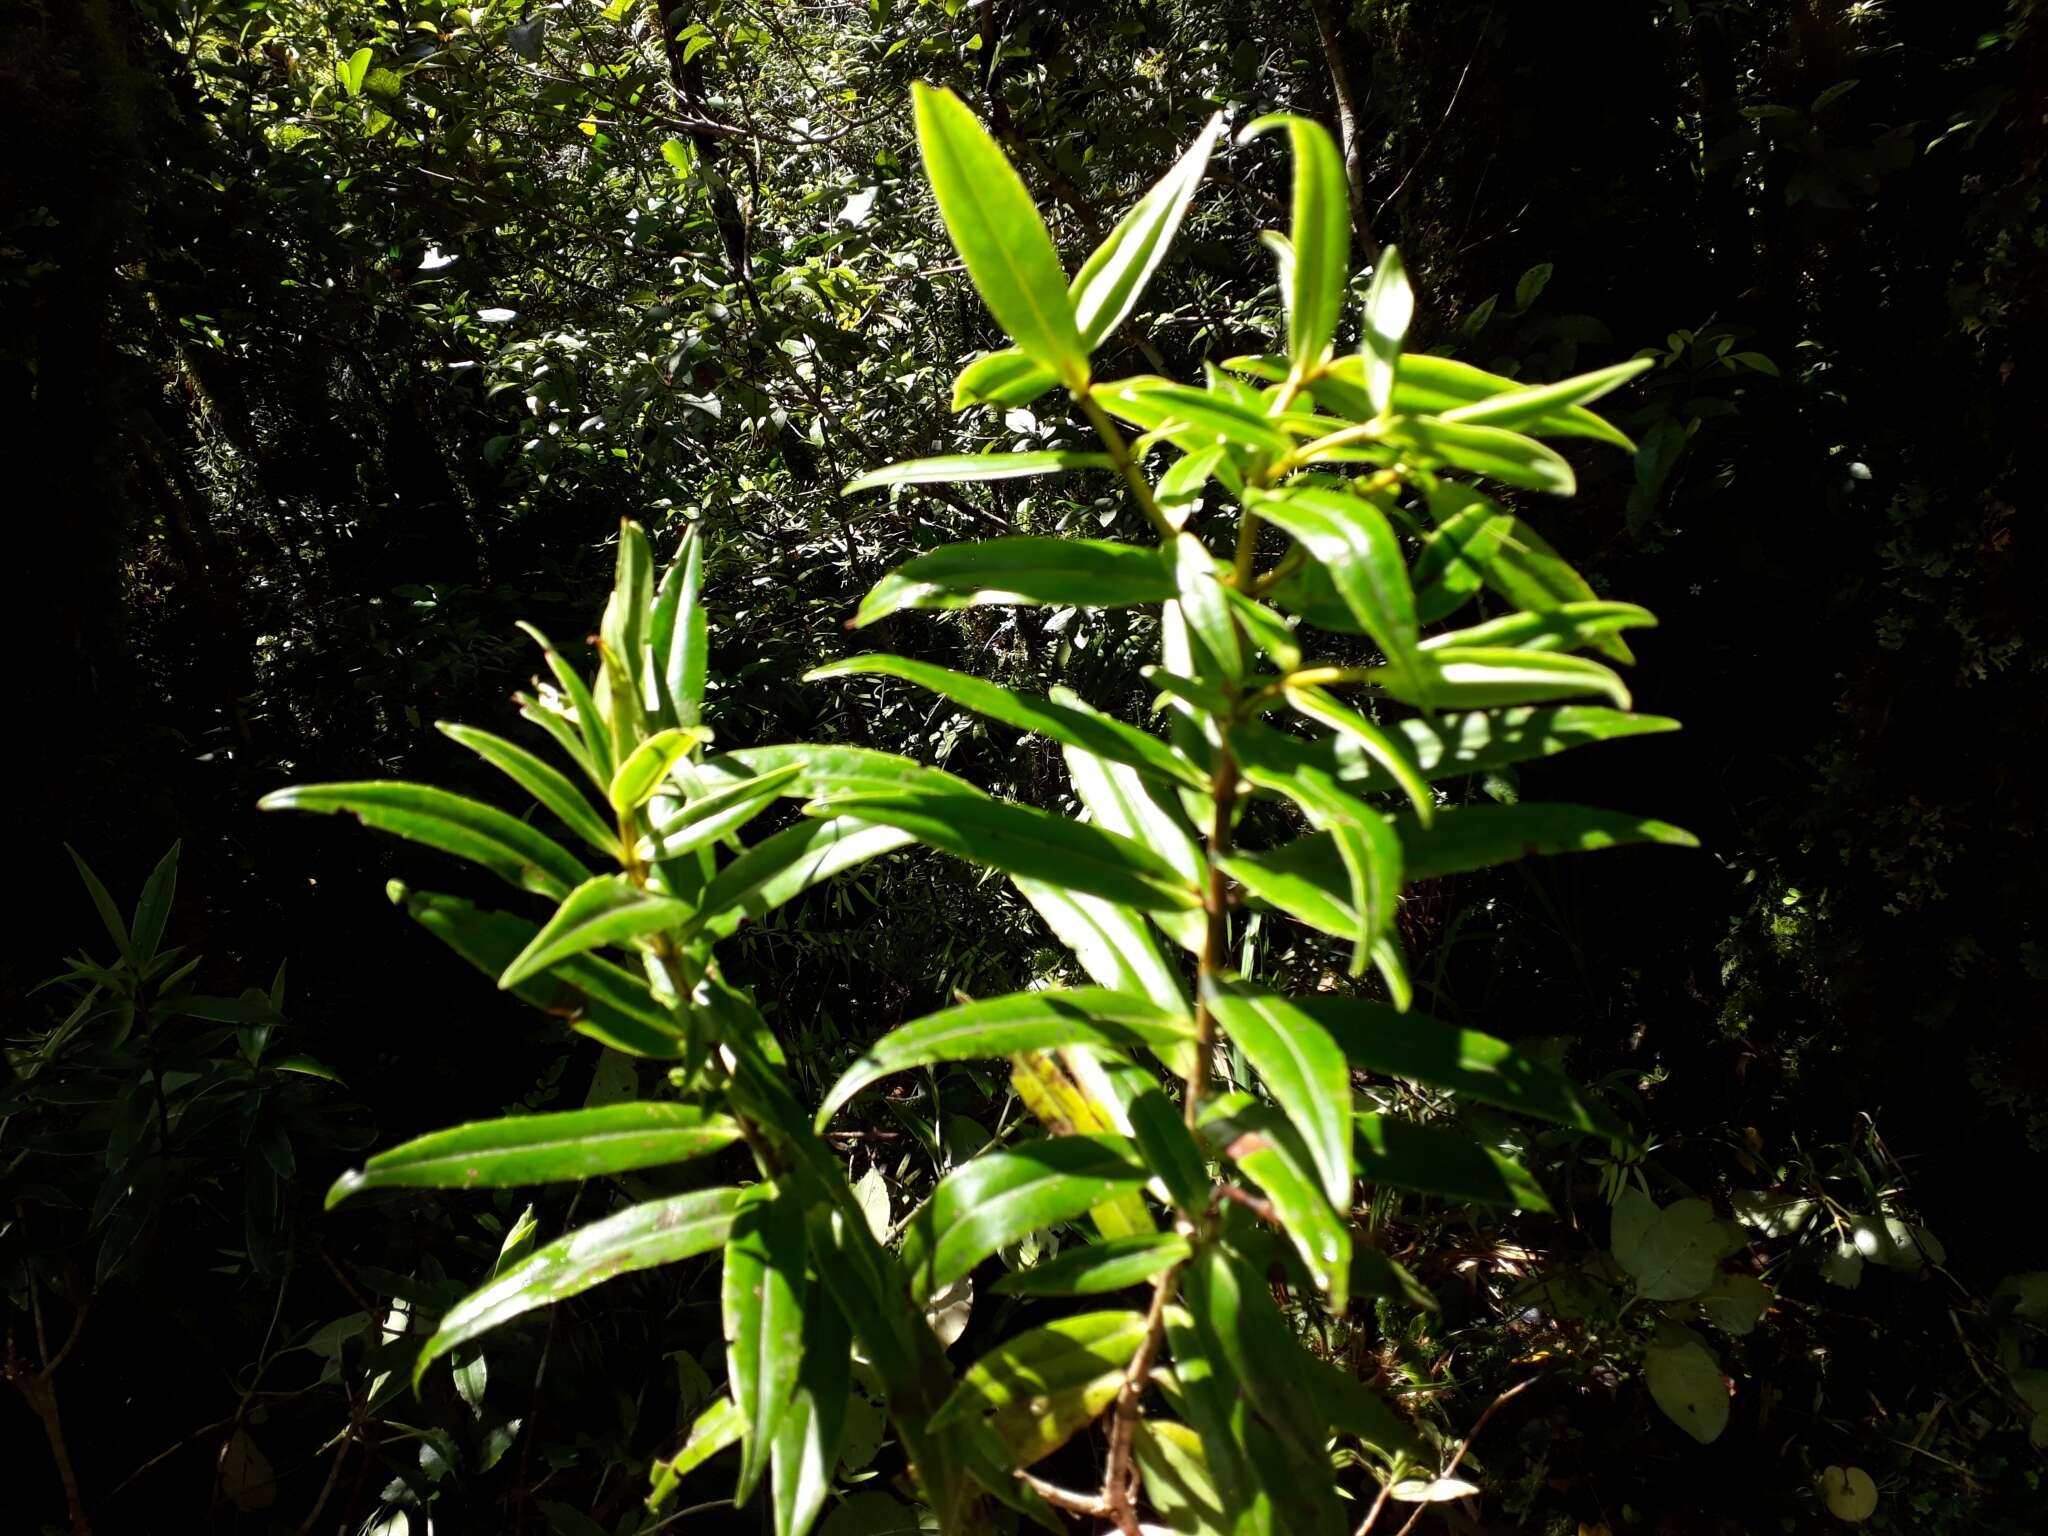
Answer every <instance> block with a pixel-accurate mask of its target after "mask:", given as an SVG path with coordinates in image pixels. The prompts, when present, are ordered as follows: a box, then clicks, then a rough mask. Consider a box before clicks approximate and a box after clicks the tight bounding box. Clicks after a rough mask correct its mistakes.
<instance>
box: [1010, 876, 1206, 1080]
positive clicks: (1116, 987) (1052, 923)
mask: <svg viewBox="0 0 2048 1536" xmlns="http://www.w3.org/2000/svg"><path fill="white" fill-rule="evenodd" d="M1010 883H1011V884H1013V885H1014V886H1016V887H1017V894H1018V895H1020V896H1022V897H1023V898H1024V899H1025V900H1026V901H1028V902H1030V903H1031V906H1032V909H1033V910H1034V911H1035V912H1037V913H1038V915H1039V916H1040V917H1042V918H1044V919H1045V925H1046V927H1048V928H1050V929H1051V930H1052V931H1053V934H1054V936H1055V937H1057V938H1058V939H1059V941H1060V942H1061V943H1062V944H1064V945H1066V946H1067V948H1069V949H1071V950H1072V951H1073V952H1074V959H1075V960H1076V961H1078V962H1079V964H1080V966H1081V969H1082V970H1084V971H1086V972H1087V973H1088V975H1089V977H1090V979H1092V980H1093V981H1095V982H1096V983H1097V984H1098V985H1100V986H1104V987H1108V988H1109V989H1110V990H1111V991H1114V992H1128V993H1131V994H1133V995H1135V996H1138V997H1146V998H1150V999H1151V1000H1152V1001H1153V1002H1154V1003H1156V1004H1158V1005H1159V1006H1160V1007H1162V1008H1173V1009H1184V1008H1185V1007H1186V1005H1187V987H1186V985H1185V984H1184V983H1183V982H1182V980H1181V974H1180V968H1179V967H1178V966H1176V965H1175V964H1174V963H1173V962H1172V961H1170V960H1168V959H1167V958H1166V952H1165V951H1164V950H1163V949H1161V948H1160V947H1159V939H1158V936H1157V935H1156V934H1155V933H1154V932H1153V931H1152V928H1151V927H1150V926H1149V925H1148V924H1147V922H1146V920H1145V916H1144V914H1143V913H1140V912H1138V911H1136V910H1135V909H1133V908H1131V907H1124V906H1119V905H1117V903H1115V902H1113V901H1104V900H1103V899H1102V898H1101V897H1099V896H1086V895H1083V894H1082V893H1081V892H1079V891H1070V890H1068V889H1067V888H1066V887H1065V886H1062V885H1055V884H1053V883H1052V882H1050V881H1045V880H1027V879H1022V878H1019V877H1018V876H1014V875H1013V876H1011V878H1010ZM1177 915H1178V916H1180V917H1188V918H1194V917H1199V916H1200V915H1201V914H1200V913H1195V912H1187V913H1180V914H1177ZM1154 916H1155V917H1164V916H1166V914H1164V913H1155V914H1154ZM1164 1054H1165V1059H1166V1061H1167V1063H1168V1065H1169V1066H1172V1065H1174V1064H1175V1063H1176V1062H1180V1061H1181V1055H1180V1053H1179V1052H1177V1051H1174V1050H1171V1049H1168V1050H1166V1051H1165V1053H1164ZM1182 1064H1183V1065H1184V1063H1182Z"/></svg>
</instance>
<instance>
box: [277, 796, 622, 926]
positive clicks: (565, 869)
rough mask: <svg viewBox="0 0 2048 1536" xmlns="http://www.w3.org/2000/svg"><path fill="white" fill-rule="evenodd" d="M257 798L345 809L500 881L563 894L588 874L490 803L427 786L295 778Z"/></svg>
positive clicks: (291, 806)
mask: <svg viewBox="0 0 2048 1536" xmlns="http://www.w3.org/2000/svg"><path fill="white" fill-rule="evenodd" d="M257 803H258V804H259V805H260V806H261V807H262V808H263V809H264V810H266V811H332V812H348V813H350V814H353V815H354V816H355V817H356V818H357V819H358V820H359V821H361V822H362V823H363V825H364V826H367V827H375V828H377V830H378V831H380V832H390V833H392V834H394V835H396V836H398V837H403V838H406V839H408V840H409V841H412V842H415V843H425V844H426V845H427V846H428V847H430V848H438V849H440V850H441V851H442V852H443V853H452V854H454V855H455V856H456V857H457V858H463V859H468V860H470V861H471V862H473V863H477V864H481V865H483V867H484V868H486V869H488V870H489V871H490V872H491V873H492V874H494V875H496V876H498V877H499V878H500V879H501V880H505V881H508V882H510V883H511V884H513V885H516V886H518V887H519V888H520V889H522V890H528V891H537V892H539V893H540V894H541V895H543V896H554V897H561V896H564V895H566V894H567V893H568V891H569V889H570V888H571V887H572V886H575V885H577V884H579V883H580V882H582V881H585V880H588V879H589V878H590V871H589V870H587V869H585V868H584V867H583V866H582V865H581V864H580V863H578V862H577V860H576V857H575V856H574V855H573V854H571V853H570V852H569V850H568V849H566V848H564V847H563V846H562V845H561V844H560V843H558V842H556V841H555V840H554V839H553V838H551V837H549V836H548V835H547V834H546V833H545V832H542V831H541V830H539V829H538V828H536V827H532V826H529V825H527V824H526V823H525V822H523V821H521V820H519V819H518V818H517V817H516V816H508V815H506V814H505V813H504V812H503V811H501V810H499V809H498V808H497V807H496V806H493V805H485V804H484V803H483V802H482V801H480V800H471V799H469V798H468V797H467V796H465V795H455V794H450V793H449V792H448V791H447V790H445V789H435V788H434V787H433V786H431V785H428V784H404V783H397V782H393V781H389V780H371V781H367V782H363V783H353V784H299V785H294V786H293V787H292V788H290V789H279V790H273V791H272V792H271V793H269V794H267V795H265V796H264V797H263V798H262V799H261V800H260V801H258V802H257Z"/></svg>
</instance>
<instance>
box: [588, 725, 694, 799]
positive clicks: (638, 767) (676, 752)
mask: <svg viewBox="0 0 2048 1536" xmlns="http://www.w3.org/2000/svg"><path fill="white" fill-rule="evenodd" d="M710 738H711V733H710V732H709V731H707V730H705V729H704V728H703V727H702V726H697V725H683V726H674V727H672V728H670V729H669V730H665V731H657V732H655V733H654V734H653V735H652V736H650V737H648V738H647V739H646V740H645V741H643V742H641V743H640V745H639V746H637V747H635V748H634V749H633V750H632V751H631V752H630V753H628V754H627V756H626V760H625V761H624V762H622V763H620V764H619V771H618V772H617V773H615V774H613V775H612V783H611V788H610V789H609V790H608V791H607V792H606V794H607V798H609V799H610V801H611V803H612V809H613V810H615V811H617V812H619V813H620V814H621V815H623V814H625V813H626V812H627V811H637V810H638V809H639V808H640V807H641V806H643V805H645V804H646V803H647V802H648V801H649V800H651V799H652V798H654V792H655V791H656V790H658V789H660V788H661V786H662V783H663V781H665V780H666V779H667V778H668V776H669V774H670V773H671V772H672V771H673V770H674V768H675V766H676V764H678V763H680V762H681V761H682V760H683V759H684V758H685V757H687V756H689V753H690V749H691V748H692V747H695V746H698V745H700V744H701V743H703V742H705V741H708V740H710Z"/></svg>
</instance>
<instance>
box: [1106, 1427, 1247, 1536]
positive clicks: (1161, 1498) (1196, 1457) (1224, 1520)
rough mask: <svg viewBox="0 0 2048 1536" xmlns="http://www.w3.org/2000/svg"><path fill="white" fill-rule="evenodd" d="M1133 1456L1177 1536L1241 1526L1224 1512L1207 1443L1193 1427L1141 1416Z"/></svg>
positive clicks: (1204, 1535) (1150, 1496) (1219, 1534)
mask: <svg viewBox="0 0 2048 1536" xmlns="http://www.w3.org/2000/svg"><path fill="white" fill-rule="evenodd" d="M1131 1460H1132V1462H1133V1463H1134V1464H1135V1465H1136V1467H1137V1469H1138V1475H1139V1476H1140V1477H1142V1478H1143V1479H1144V1481H1145V1497H1146V1499H1147V1500H1148V1501H1150V1503H1151V1505H1152V1508H1153V1509H1154V1510H1155V1511H1157V1513H1158V1516H1159V1521H1160V1523H1161V1524H1162V1525H1163V1526H1164V1527H1165V1528H1166V1529H1167V1530H1169V1531H1174V1532H1177V1533H1179V1536H1232V1532H1233V1531H1234V1530H1236V1528H1237V1527H1236V1524H1235V1522H1234V1520H1233V1518H1232V1517H1231V1516H1230V1515H1227V1514H1225V1513H1224V1509H1223V1496H1222V1494H1220V1493H1219V1492H1218V1491H1217V1488H1216V1480H1215V1478H1214V1477H1213V1476H1212V1475H1211V1474H1210V1472H1209V1457H1208V1450H1207V1447H1206V1445H1205V1444H1204V1442H1203V1440H1202V1437H1201V1436H1200V1435H1199V1434H1197V1433H1196V1432H1195V1431H1194V1430H1193V1429H1192V1428H1191V1427H1190V1426H1188V1425H1186V1424H1180V1423H1176V1422H1175V1421H1174V1420H1172V1419H1140V1420H1139V1421H1138V1423H1137V1425H1136V1427H1135V1428H1134V1429H1133V1430H1132V1432H1131Z"/></svg>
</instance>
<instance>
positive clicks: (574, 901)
mask: <svg viewBox="0 0 2048 1536" xmlns="http://www.w3.org/2000/svg"><path fill="white" fill-rule="evenodd" d="M689 916H690V908H689V907H688V906H686V905H684V904H683V903H682V902H680V901H675V900H672V899H670V898H669V897H666V896H656V895H653V894H652V893H650V892H648V891H644V890H642V889H641V888H640V887H639V886H636V885H634V884H633V882H632V881H630V880H628V879H627V878H626V877H625V876H624V875H599V876H597V877H595V878H594V879H591V880H586V881H585V882H584V883H583V884H581V885H579V886H577V887H576V889H575V890H573V891H571V892H570V893H569V894H568V896H567V897H566V898H565V899H564V900H563V902H562V904H561V906H559V907H557V908H556V909H555V915H554V916H553V917H551V918H549V919H548V920H547V921H546V922H545V923H543V924H542V925H541V930H540V932H539V933H537V934H535V935H534V936H533V942H531V943H530V944H528V945H527V946H526V948H525V949H523V950H521V951H520V952H519V954H518V955H517V956H516V957H515V958H514V959H513V961H512V963H511V964H510V965H508V966H506V967H505V973H504V975H502V976H500V977H499V978H498V985H499V986H500V987H508V988H509V987H514V986H517V985H518V984H519V983H520V982H522V981H524V980H525V979H526V978H527V977H529V976H535V975H538V974H539V973H540V972H542V971H544V970H546V969H547V968H548V967H549V966H551V965H553V964H555V963H556V962H557V961H559V960H566V959H567V958H569V957H570V956H571V955H580V954H582V953H583V952H584V951H586V950H591V949H596V948H598V947H599V946H600V945H605V944H621V945H623V944H628V943H630V942H631V941H632V940H634V939H637V938H640V937H642V936H643V935H646V934H650V933H657V932H659V931H660V930H661V929H664V928H674V927H678V926H680V925H681V924H682V923H683V922H684V921H686V920H687V919H688V918H689Z"/></svg>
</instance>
